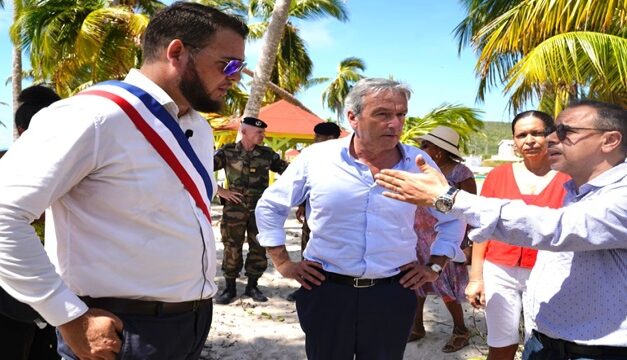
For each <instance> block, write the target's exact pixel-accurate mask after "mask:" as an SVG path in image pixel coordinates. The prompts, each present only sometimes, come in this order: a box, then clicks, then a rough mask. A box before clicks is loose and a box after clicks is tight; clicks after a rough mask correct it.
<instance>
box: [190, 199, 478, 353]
mask: <svg viewBox="0 0 627 360" xmlns="http://www.w3.org/2000/svg"><path fill="white" fill-rule="evenodd" d="M221 210H222V209H221V207H220V206H214V207H213V208H212V215H213V218H214V230H215V234H216V247H217V251H218V266H217V267H218V269H217V270H218V275H217V277H216V281H217V283H218V286H219V287H220V289H222V288H223V287H224V279H223V278H222V275H221V271H220V264H221V260H222V252H223V246H222V242H221V241H220V231H219V222H220V218H221ZM293 216H294V215H293V212H292V215H291V217H290V219H289V220H288V221H287V223H286V226H285V229H286V232H287V233H288V239H287V248H288V251H289V252H290V256H291V258H292V259H297V258H299V257H300V224H299V223H298V222H297V221H296V220H295V219H294V217H293ZM246 251H247V246H246V245H244V253H246ZM259 285H260V288H261V290H262V291H263V292H264V293H265V294H266V296H268V298H269V301H268V302H265V303H255V302H254V301H252V300H251V299H250V298H246V297H241V296H240V295H241V294H242V293H243V292H244V288H245V286H246V278H245V277H240V278H239V279H238V280H237V293H238V298H237V299H236V300H235V301H233V302H232V303H231V304H229V305H215V306H214V312H213V324H212V326H211V331H210V333H209V337H208V338H207V342H206V345H205V349H204V350H203V353H202V356H201V358H202V359H205V360H218V359H220V360H253V359H255V360H259V359H261V360H265V359H268V360H270V359H285V360H292V359H306V355H305V335H304V333H303V331H302V330H301V328H300V325H299V323H298V316H297V314H296V306H295V304H294V303H291V302H289V301H287V300H285V298H286V297H287V295H288V294H290V293H291V292H292V291H294V290H295V289H297V288H298V283H297V282H296V281H293V280H291V279H284V278H283V277H282V276H281V275H280V274H279V273H278V272H277V271H276V270H275V269H274V267H273V266H272V262H271V261H270V262H269V267H268V270H267V271H266V272H265V274H264V275H263V277H262V278H261V279H260V280H259ZM464 312H465V314H466V326H467V327H468V328H469V329H470V330H471V332H472V335H473V336H472V339H471V344H470V345H469V346H467V347H465V348H464V349H462V350H460V351H458V352H456V353H453V354H445V353H443V352H441V351H440V349H441V348H442V346H444V344H445V343H446V341H447V339H448V337H449V336H450V333H451V331H452V321H451V319H450V315H449V314H448V312H447V311H446V308H445V307H444V305H443V304H442V301H441V300H440V299H438V298H436V297H432V296H430V297H429V298H428V299H427V301H426V304H425V315H424V317H425V328H426V330H427V336H426V337H425V338H423V339H421V340H419V341H417V342H411V343H409V344H407V348H406V350H405V356H404V359H460V360H461V359H485V355H486V354H487V345H486V344H485V334H486V330H485V329H486V327H485V319H484V316H483V311H477V310H474V309H473V308H472V307H471V306H469V305H468V304H464Z"/></svg>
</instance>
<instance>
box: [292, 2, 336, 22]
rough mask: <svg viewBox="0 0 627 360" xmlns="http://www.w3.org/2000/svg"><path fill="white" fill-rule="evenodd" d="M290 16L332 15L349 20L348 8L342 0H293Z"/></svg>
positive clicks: (302, 17) (319, 16) (314, 16)
mask: <svg viewBox="0 0 627 360" xmlns="http://www.w3.org/2000/svg"><path fill="white" fill-rule="evenodd" d="M290 16H292V17H295V18H298V19H305V20H317V19H320V18H325V17H329V16H330V17H332V18H335V19H337V20H339V21H342V22H345V21H348V10H347V9H346V5H344V1H342V0H295V1H292V8H291V9H290Z"/></svg>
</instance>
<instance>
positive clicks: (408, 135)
mask: <svg viewBox="0 0 627 360" xmlns="http://www.w3.org/2000/svg"><path fill="white" fill-rule="evenodd" d="M481 114H482V112H481V111H480V110H477V109H473V108H469V107H466V106H461V105H457V104H442V105H440V106H439V107H437V108H435V109H433V110H431V111H430V112H429V113H427V114H426V115H424V116H422V117H408V118H407V119H405V125H404V126H403V134H402V135H401V142H402V143H405V144H408V145H414V146H415V145H417V142H416V138H417V137H418V136H420V135H424V134H426V133H428V132H429V131H431V130H432V129H434V128H436V127H438V126H440V125H443V126H448V127H450V128H451V129H454V130H455V131H457V133H458V134H459V146H460V150H462V152H464V153H467V152H468V148H467V145H466V144H467V143H468V141H469V139H470V136H471V135H472V134H473V133H476V132H478V131H479V130H481V129H483V121H482V120H481Z"/></svg>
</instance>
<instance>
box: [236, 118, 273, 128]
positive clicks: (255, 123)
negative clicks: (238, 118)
mask: <svg viewBox="0 0 627 360" xmlns="http://www.w3.org/2000/svg"><path fill="white" fill-rule="evenodd" d="M242 124H246V125H250V126H254V127H258V128H260V129H265V128H267V127H268V124H266V123H265V122H263V120H260V119H257V118H254V117H245V118H243V119H242Z"/></svg>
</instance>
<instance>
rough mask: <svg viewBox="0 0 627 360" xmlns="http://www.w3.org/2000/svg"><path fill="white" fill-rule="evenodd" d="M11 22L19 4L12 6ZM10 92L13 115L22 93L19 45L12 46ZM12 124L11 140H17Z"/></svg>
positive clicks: (20, 51) (15, 130) (20, 47)
mask: <svg viewBox="0 0 627 360" xmlns="http://www.w3.org/2000/svg"><path fill="white" fill-rule="evenodd" d="M13 6H14V8H13V21H14V22H15V20H17V15H18V10H16V7H17V6H19V4H15V3H14V4H13ZM11 90H12V91H13V114H15V111H16V110H17V107H18V102H17V98H18V96H20V92H22V46H21V44H19V43H18V44H14V45H13V67H12V69H11ZM12 122H13V139H14V140H15V139H17V138H18V137H19V134H18V133H17V126H15V120H12Z"/></svg>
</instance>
